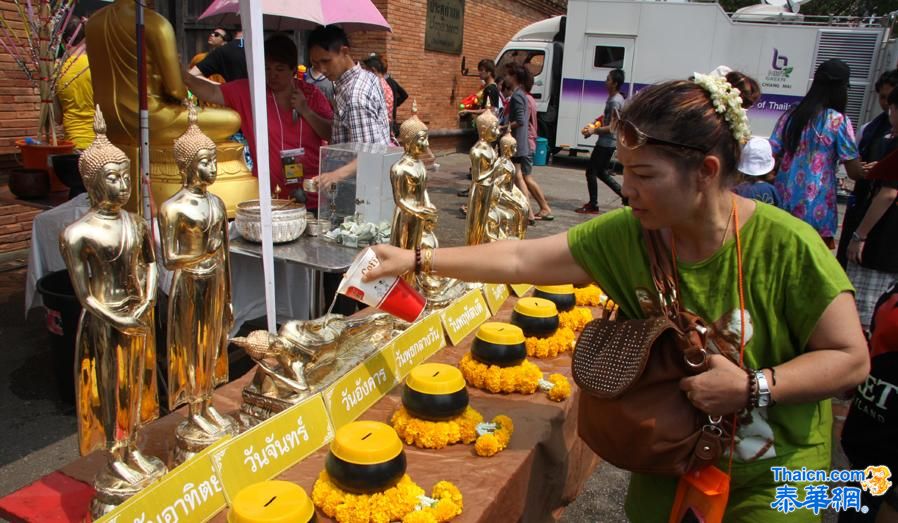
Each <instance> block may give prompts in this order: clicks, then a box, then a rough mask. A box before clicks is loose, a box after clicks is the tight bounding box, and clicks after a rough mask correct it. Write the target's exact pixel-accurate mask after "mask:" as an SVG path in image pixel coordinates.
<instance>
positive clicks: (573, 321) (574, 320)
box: [558, 307, 592, 332]
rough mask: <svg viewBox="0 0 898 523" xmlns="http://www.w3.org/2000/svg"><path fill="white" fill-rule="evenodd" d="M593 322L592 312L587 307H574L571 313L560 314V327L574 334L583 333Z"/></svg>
mask: <svg viewBox="0 0 898 523" xmlns="http://www.w3.org/2000/svg"><path fill="white" fill-rule="evenodd" d="M591 321H592V311H591V310H589V309H587V308H586V307H574V308H573V309H571V310H569V311H564V312H559V313H558V325H559V326H561V328H568V329H570V330H572V331H574V332H577V331H582V330H583V327H586V324H587V323H589V322H591Z"/></svg>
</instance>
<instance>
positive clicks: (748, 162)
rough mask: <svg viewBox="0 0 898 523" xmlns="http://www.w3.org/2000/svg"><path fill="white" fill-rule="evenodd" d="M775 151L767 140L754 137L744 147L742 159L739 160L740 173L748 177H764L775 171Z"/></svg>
mask: <svg viewBox="0 0 898 523" xmlns="http://www.w3.org/2000/svg"><path fill="white" fill-rule="evenodd" d="M775 164H776V162H774V161H773V150H772V149H771V148H770V142H769V141H767V138H761V137H760V136H752V138H751V140H749V141H748V143H746V144H745V145H744V146H742V157H741V158H740V159H739V167H738V169H739V172H741V173H742V174H745V175H748V176H764V175H765V174H767V173H769V172H770V171H772V170H773V166H774V165H775Z"/></svg>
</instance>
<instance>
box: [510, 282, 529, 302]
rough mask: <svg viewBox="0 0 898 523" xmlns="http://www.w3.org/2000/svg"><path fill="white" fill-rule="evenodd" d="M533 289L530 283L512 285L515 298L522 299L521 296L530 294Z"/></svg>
mask: <svg viewBox="0 0 898 523" xmlns="http://www.w3.org/2000/svg"><path fill="white" fill-rule="evenodd" d="M532 288H533V285H531V284H529V283H512V284H511V290H513V291H514V293H515V296H517V297H518V298H520V297H521V296H523V295H525V294H527V293H528V292H530V289H532Z"/></svg>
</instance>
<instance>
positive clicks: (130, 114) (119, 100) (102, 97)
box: [85, 0, 258, 212]
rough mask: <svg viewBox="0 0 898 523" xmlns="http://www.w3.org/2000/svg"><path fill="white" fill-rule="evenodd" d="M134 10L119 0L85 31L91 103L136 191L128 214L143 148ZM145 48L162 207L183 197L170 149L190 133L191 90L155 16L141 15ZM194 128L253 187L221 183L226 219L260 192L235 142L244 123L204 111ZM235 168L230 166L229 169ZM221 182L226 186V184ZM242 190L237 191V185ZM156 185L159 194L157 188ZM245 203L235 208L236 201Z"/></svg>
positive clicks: (170, 36)
mask: <svg viewBox="0 0 898 523" xmlns="http://www.w3.org/2000/svg"><path fill="white" fill-rule="evenodd" d="M136 5H137V4H136V3H135V2H134V1H132V0H116V1H115V2H114V3H113V4H111V5H109V6H106V7H104V8H103V9H100V10H99V11H97V12H96V13H94V14H93V15H92V16H91V17H90V18H89V19H88V21H87V24H86V25H85V35H86V38H85V39H86V42H87V54H88V57H89V58H90V69H91V79H92V81H93V90H94V100H95V102H96V103H97V104H98V105H99V106H100V108H101V109H102V110H103V113H104V114H106V125H107V133H108V137H109V140H110V141H111V142H112V143H113V144H115V145H116V146H118V147H119V148H121V149H122V150H123V151H125V153H126V154H127V155H128V157H129V159H130V160H131V173H132V185H133V186H134V188H135V189H137V190H135V191H133V192H132V196H131V200H130V201H129V202H128V205H127V206H126V208H127V209H130V210H136V208H137V202H139V201H140V195H139V194H138V193H139V192H140V190H139V188H140V184H139V183H137V182H138V181H139V177H138V167H139V165H138V160H139V158H138V151H139V145H140V130H139V123H140V100H139V97H138V82H137V71H138V68H137V51H136V50H137V35H136V34H135V29H134V28H135V24H136V17H137V12H136ZM144 26H145V29H144V35H145V41H146V68H147V71H146V73H147V75H146V76H147V112H148V118H149V129H150V132H149V137H150V168H151V176H150V178H151V180H152V183H153V196H154V199H155V201H156V202H163V201H165V200H166V199H168V197H169V196H171V195H172V194H174V193H175V192H177V191H178V190H180V188H181V177H180V175H179V173H178V169H177V166H175V165H174V163H173V162H172V154H171V147H172V144H173V143H174V141H175V139H176V138H177V137H179V136H180V135H181V134H183V133H184V131H185V130H186V129H187V108H186V107H185V106H184V105H183V104H182V101H183V100H184V99H185V98H186V97H187V87H186V86H185V85H184V81H183V79H182V77H181V64H180V62H179V60H178V48H177V42H176V41H175V32H174V29H173V28H172V25H171V23H169V21H168V20H166V19H165V18H163V17H162V15H160V14H159V13H157V12H156V11H154V10H152V9H145V10H144ZM197 124H198V125H199V127H200V128H201V129H202V130H203V132H204V133H205V134H206V135H207V136H208V137H209V138H211V139H212V141H213V142H215V143H216V145H217V146H218V156H219V163H221V164H222V166H221V167H222V172H223V174H230V175H231V178H239V179H240V180H242V181H244V182H247V181H248V182H249V183H250V184H251V186H249V187H243V186H241V187H238V186H237V185H233V184H231V185H228V183H227V182H228V180H220V182H219V183H220V184H222V185H227V187H222V188H221V192H220V193H219V195H220V196H221V197H222V198H223V199H224V200H225V203H226V204H227V208H228V210H229V212H232V211H233V208H234V207H235V206H236V204H237V203H239V202H240V201H243V200H248V199H252V198H253V197H256V196H255V195H257V193H258V186H257V185H256V182H255V179H254V178H253V177H252V174H251V173H250V171H249V169H248V168H247V167H246V163H245V161H244V160H243V146H242V145H241V144H239V143H237V142H232V141H230V138H231V137H232V136H233V135H234V134H235V133H236V132H237V131H238V130H239V129H240V116H239V115H238V114H237V112H236V111H233V110H231V109H226V108H205V109H204V110H203V111H201V112H200V113H199V114H198V116H197ZM232 161H233V162H236V163H235V164H233V165H227V164H228V162H232ZM222 182H224V183H222ZM238 185H239V184H238ZM157 186H158V187H157ZM236 198H240V199H239V200H238V201H231V200H233V199H236Z"/></svg>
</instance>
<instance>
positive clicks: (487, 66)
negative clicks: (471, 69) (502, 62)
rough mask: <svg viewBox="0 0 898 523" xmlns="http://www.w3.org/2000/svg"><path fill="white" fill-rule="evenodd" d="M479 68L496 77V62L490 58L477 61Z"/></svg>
mask: <svg viewBox="0 0 898 523" xmlns="http://www.w3.org/2000/svg"><path fill="white" fill-rule="evenodd" d="M477 70H478V71H486V72H488V73H489V74H490V76H492V77H493V78H495V77H496V63H495V62H493V61H492V60H490V59H489V58H484V59H483V60H481V61H479V62H477Z"/></svg>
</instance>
